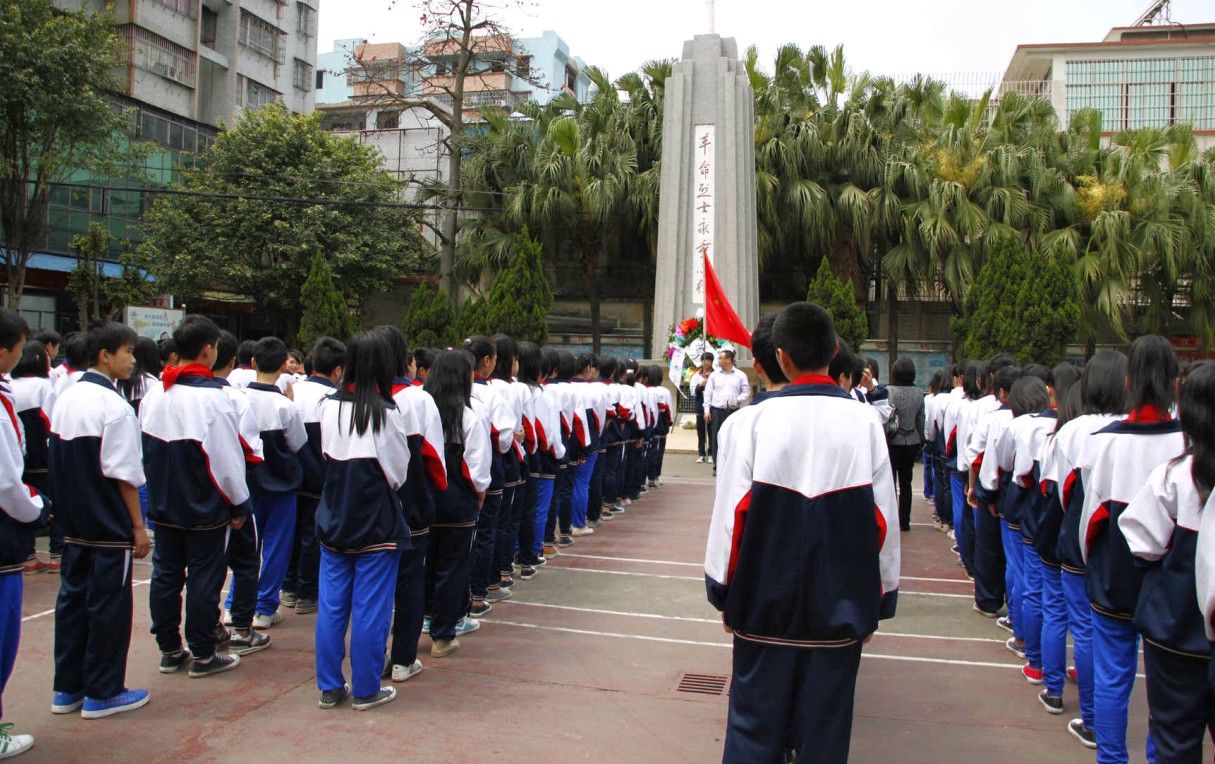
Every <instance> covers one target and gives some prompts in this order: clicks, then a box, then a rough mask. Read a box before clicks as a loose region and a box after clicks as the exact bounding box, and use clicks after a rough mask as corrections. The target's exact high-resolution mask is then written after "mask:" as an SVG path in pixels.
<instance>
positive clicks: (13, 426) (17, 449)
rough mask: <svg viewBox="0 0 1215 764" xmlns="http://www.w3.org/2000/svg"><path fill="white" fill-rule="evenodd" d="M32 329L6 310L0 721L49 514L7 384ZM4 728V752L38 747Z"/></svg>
mask: <svg viewBox="0 0 1215 764" xmlns="http://www.w3.org/2000/svg"><path fill="white" fill-rule="evenodd" d="M28 334H29V326H28V325H27V324H26V323H25V319H24V318H22V317H21V315H20V314H19V313H17V312H16V311H12V310H9V309H8V308H0V406H3V409H4V410H3V411H2V412H0V721H3V720H4V704H3V698H4V687H5V685H7V684H8V678H9V677H10V676H11V675H12V673H13V665H14V664H15V663H16V661H17V646H18V644H19V643H20V641H21V597H22V589H23V586H24V581H23V578H22V572H23V570H24V569H25V558H26V555H27V553H28V550H29V548H30V547H32V546H33V544H34V529H35V528H36V527H37V524H38V522H39V520H40V518H41V517H42V514H43V501H42V497H41V496H40V495H38V492H37V491H36V490H33V489H32V488H31V487H30V486H28V485H26V484H25V483H24V482H22V478H21V474H22V472H23V471H24V451H25V445H24V438H25V436H24V434H23V433H22V431H21V420H20V419H18V418H17V410H16V406H15V405H14V403H13V397H12V396H13V393H12V390H11V389H10V388H9V386H8V383H7V382H6V381H5V379H4V375H7V374H8V373H9V372H10V371H12V370H13V367H14V366H16V365H17V362H18V361H20V360H21V354H22V350H23V348H24V346H25V338H26V336H27V335H28ZM9 729H10V725H8V724H5V725H2V726H0V753H2V754H4V755H6V756H10V757H11V756H17V755H19V754H21V753H24V752H26V751H28V750H29V749H30V747H32V746H33V745H34V738H33V736H32V735H14V734H12V733H11V732H9Z"/></svg>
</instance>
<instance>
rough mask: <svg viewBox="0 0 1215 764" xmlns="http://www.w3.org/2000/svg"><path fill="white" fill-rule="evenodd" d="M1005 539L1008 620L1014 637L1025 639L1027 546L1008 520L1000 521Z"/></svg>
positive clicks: (1005, 581) (1005, 588)
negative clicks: (1023, 600) (1023, 611)
mask: <svg viewBox="0 0 1215 764" xmlns="http://www.w3.org/2000/svg"><path fill="white" fill-rule="evenodd" d="M1000 533H1001V535H1002V536H1003V538H1004V564H1005V567H1004V592H1005V594H1004V596H1005V597H1006V598H1007V599H1008V620H1010V621H1012V624H1013V636H1014V637H1016V638H1017V639H1020V640H1024V639H1025V624H1023V623H1022V622H1021V586H1022V583H1021V579H1022V576H1023V575H1024V560H1025V544H1022V543H1021V531H1020V529H1017V528H1010V527H1009V525H1008V521H1007V520H1001V521H1000Z"/></svg>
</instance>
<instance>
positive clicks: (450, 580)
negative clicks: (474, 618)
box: [426, 525, 476, 639]
mask: <svg viewBox="0 0 1215 764" xmlns="http://www.w3.org/2000/svg"><path fill="white" fill-rule="evenodd" d="M475 534H476V529H475V528H473V527H472V526H469V527H465V528H452V527H447V526H442V525H432V526H431V527H430V547H429V549H427V551H426V603H427V607H426V612H428V613H430V638H431V639H453V638H454V637H455V636H456V622H457V621H459V620H460V619H461V618H463V617H464V614H465V613H466V612H467V610H468V602H467V601H468V579H469V576H470V575H471V565H472V545H473V536H474V535H475Z"/></svg>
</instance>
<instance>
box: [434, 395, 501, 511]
mask: <svg viewBox="0 0 1215 764" xmlns="http://www.w3.org/2000/svg"><path fill="white" fill-rule="evenodd" d="M480 407H481V403H480V401H476V400H474V401H472V405H471V406H469V407H467V408H465V409H464V416H463V419H462V421H461V430H460V438H461V441H460V442H458V443H447V444H446V450H445V453H446V463H447V469H448V479H447V489H446V490H444V491H440V492H439V493H437V494H436V496H435V499H436V510H435V520H434V524H433V527H436V528H473V527H476V525H477V516H478V515H479V514H480V507H479V506H478V504H477V494H479V493H486V492H487V491H489V488H490V483H491V482H492V463H493V458H494V457H493V450H494V446H493V442H492V441H491V439H490V430H489V423H488V421H487V420H486V418H485V416H484V414H482V413H478V412H477V409H478V408H480Z"/></svg>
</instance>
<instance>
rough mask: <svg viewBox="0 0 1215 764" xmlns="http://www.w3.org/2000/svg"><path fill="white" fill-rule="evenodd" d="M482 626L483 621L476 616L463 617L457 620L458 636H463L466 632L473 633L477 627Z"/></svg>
mask: <svg viewBox="0 0 1215 764" xmlns="http://www.w3.org/2000/svg"><path fill="white" fill-rule="evenodd" d="M479 628H481V622H480V621H478V620H477V619H475V618H468V617H465V618H461V619H460V620H459V621H457V622H456V636H457V637H462V636H464V635H465V634H472V633H473V632H474V631H476V630H477V629H479Z"/></svg>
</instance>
